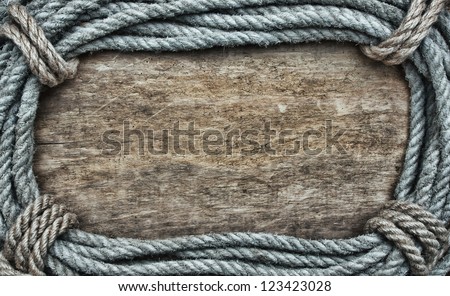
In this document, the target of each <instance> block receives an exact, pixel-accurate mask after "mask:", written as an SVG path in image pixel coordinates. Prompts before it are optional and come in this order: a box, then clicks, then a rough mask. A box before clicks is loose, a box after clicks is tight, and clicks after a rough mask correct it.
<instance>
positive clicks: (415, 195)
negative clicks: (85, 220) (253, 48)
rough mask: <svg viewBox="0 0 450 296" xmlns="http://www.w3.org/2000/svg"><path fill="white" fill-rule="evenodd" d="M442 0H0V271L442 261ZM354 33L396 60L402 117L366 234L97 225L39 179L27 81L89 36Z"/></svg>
mask: <svg viewBox="0 0 450 296" xmlns="http://www.w3.org/2000/svg"><path fill="white" fill-rule="evenodd" d="M445 5H446V1H444V0H429V1H426V0H122V1H112V0H29V1H26V0H23V1H4V0H3V1H1V2H0V246H2V249H1V252H0V275H24V274H31V275H305V276H309V275H445V274H446V273H448V272H449V271H450V254H449V251H448V249H449V243H450V234H449V230H448V228H449V223H450V81H449V77H450V50H449V46H450V12H449V11H448V10H446V9H445ZM324 40H332V41H339V42H353V43H356V44H358V45H360V46H361V50H362V52H363V53H364V54H365V55H367V56H368V57H370V58H372V59H375V60H378V61H382V62H383V63H385V64H387V65H401V66H402V67H403V69H404V72H405V76H406V79H407V81H408V82H409V86H410V90H411V99H410V129H409V141H408V145H407V147H406V152H405V159H404V164H403V171H402V173H401V175H400V176H399V179H398V183H397V186H396V190H395V193H394V196H393V199H394V200H393V201H392V203H390V204H389V205H387V206H386V208H385V209H383V210H382V211H381V212H380V214H379V216H378V217H374V218H371V219H369V220H368V222H367V224H366V234H364V235H361V236H358V237H353V238H348V239H337V240H306V239H302V238H295V237H290V236H281V235H276V234H267V233H225V234H207V235H197V236H187V237H178V238H172V239H166V240H138V239H129V238H108V237H105V236H101V235H98V234H92V233H87V232H84V231H82V230H79V229H76V228H75V227H76V225H77V222H76V216H75V215H74V214H72V213H69V212H68V211H67V210H66V209H65V207H64V206H61V205H57V204H54V202H53V200H52V198H50V197H48V196H45V195H42V196H41V194H40V192H39V187H38V183H37V181H36V178H35V176H34V174H33V169H32V164H33V152H34V148H35V146H34V138H33V137H34V135H33V126H34V120H35V116H36V109H37V105H38V99H39V94H40V92H41V90H42V89H43V87H44V85H46V86H50V87H53V86H56V85H58V84H60V83H62V82H63V81H64V80H66V79H71V78H73V77H74V76H75V75H76V69H77V65H78V59H77V57H78V56H79V55H81V54H84V53H88V52H96V51H101V50H119V51H124V52H133V51H151V52H158V51H187V50H199V49H206V48H212V47H219V46H226V47H234V46H242V45H258V46H270V45H275V44H280V43H291V44H296V43H302V42H320V41H324Z"/></svg>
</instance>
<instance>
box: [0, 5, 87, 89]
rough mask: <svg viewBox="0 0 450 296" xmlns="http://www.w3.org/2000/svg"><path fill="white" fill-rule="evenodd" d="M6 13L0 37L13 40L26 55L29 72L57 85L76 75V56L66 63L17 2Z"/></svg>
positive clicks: (44, 81)
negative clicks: (7, 18) (7, 17)
mask: <svg viewBox="0 0 450 296" xmlns="http://www.w3.org/2000/svg"><path fill="white" fill-rule="evenodd" d="M8 13H9V16H10V17H11V20H12V21H14V22H15V23H16V24H17V25H18V26H17V25H16V24H14V23H13V22H10V23H5V24H4V25H2V26H1V27H0V36H4V37H6V38H8V39H10V40H11V41H13V42H14V43H15V44H16V45H17V46H18V47H19V48H20V50H21V51H22V53H23V55H24V56H25V58H26V60H27V62H28V65H29V66H30V70H31V72H32V73H33V74H34V75H36V76H37V77H38V78H39V81H40V82H41V83H42V84H45V85H47V86H50V87H54V86H57V85H59V84H61V83H62V82H64V81H65V80H67V79H72V78H74V77H75V75H76V73H77V68H78V63H79V61H78V59H72V60H70V61H68V62H66V61H65V60H64V59H63V58H62V57H61V56H60V55H59V54H58V52H57V51H56V49H55V48H54V47H53V45H52V44H51V43H50V42H49V41H48V39H47V38H46V37H45V33H44V31H43V30H42V28H41V27H40V26H39V24H38V23H37V22H36V20H35V19H34V18H33V17H32V16H31V15H30V14H29V13H28V12H27V10H26V8H25V7H24V6H22V5H20V4H10V5H9V6H8Z"/></svg>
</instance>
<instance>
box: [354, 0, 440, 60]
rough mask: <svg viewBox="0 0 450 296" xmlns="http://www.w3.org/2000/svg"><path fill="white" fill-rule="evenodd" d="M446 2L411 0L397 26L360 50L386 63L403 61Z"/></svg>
mask: <svg viewBox="0 0 450 296" xmlns="http://www.w3.org/2000/svg"><path fill="white" fill-rule="evenodd" d="M446 2H447V0H431V1H430V0H413V1H412V2H411V5H410V7H409V10H408V12H407V14H406V16H405V18H404V19H403V21H402V22H401V24H400V26H399V28H398V29H397V30H395V31H394V32H393V33H392V35H391V36H390V37H389V38H388V39H387V40H385V41H383V42H381V43H380V44H378V45H372V46H362V47H361V50H362V52H363V53H364V54H365V55H366V56H367V57H369V58H371V59H374V60H377V61H382V62H383V63H384V64H386V65H399V64H401V63H403V62H404V61H405V60H406V59H407V58H408V57H409V56H411V54H413V53H414V51H415V50H416V49H417V48H418V47H419V46H420V44H421V42H422V40H423V39H424V38H425V37H426V36H427V35H428V32H429V31H430V30H431V27H432V26H433V24H434V23H435V22H436V21H437V19H438V17H439V14H440V13H441V12H442V11H443V10H444V9H445V6H446Z"/></svg>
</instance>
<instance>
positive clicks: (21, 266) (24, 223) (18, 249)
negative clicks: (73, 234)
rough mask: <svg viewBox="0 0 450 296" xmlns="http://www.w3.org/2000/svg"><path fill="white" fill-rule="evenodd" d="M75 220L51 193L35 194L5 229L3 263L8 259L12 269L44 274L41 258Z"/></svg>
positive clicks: (43, 258)
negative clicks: (30, 201)
mask: <svg viewBox="0 0 450 296" xmlns="http://www.w3.org/2000/svg"><path fill="white" fill-rule="evenodd" d="M76 224H77V218H76V216H75V215H74V214H72V213H69V212H68V211H67V210H66V208H65V207H64V206H62V205H59V204H55V203H54V201H53V199H52V198H51V197H49V196H47V195H44V196H42V197H39V198H37V199H36V200H35V201H34V202H32V203H30V204H29V205H28V206H27V207H26V208H25V209H24V210H23V212H22V213H21V214H20V215H19V216H18V217H17V219H16V221H15V222H14V224H13V225H12V226H11V228H10V229H9V230H8V233H7V235H6V239H5V243H4V247H3V253H2V254H1V255H2V256H3V257H4V258H5V259H6V261H7V262H4V263H9V264H10V265H11V267H13V268H14V269H15V270H16V271H15V273H20V272H22V273H27V274H31V275H45V273H44V260H45V257H46V256H47V253H48V250H49V248H50V247H51V246H52V245H53V243H54V242H55V240H56V239H57V238H58V237H59V236H60V235H62V234H64V233H65V232H67V231H68V230H69V229H71V228H73V227H74V226H75V225H76ZM0 259H1V256H0ZM4 265H5V264H4Z"/></svg>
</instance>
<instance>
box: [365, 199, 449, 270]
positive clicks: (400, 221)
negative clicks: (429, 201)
mask: <svg viewBox="0 0 450 296" xmlns="http://www.w3.org/2000/svg"><path fill="white" fill-rule="evenodd" d="M366 231H367V232H371V231H373V232H378V233H381V234H382V235H384V236H385V237H386V238H387V239H388V240H390V241H392V242H393V243H394V244H395V246H396V247H397V248H398V249H399V250H401V251H402V253H403V254H404V256H405V257H406V259H407V260H408V261H409V264H410V268H411V273H412V274H413V275H428V274H429V273H430V271H431V270H432V269H433V267H434V266H435V265H436V263H437V262H438V261H439V260H440V259H441V258H442V257H443V255H444V254H445V253H446V252H447V250H448V240H449V235H450V233H449V231H448V230H447V229H446V227H445V224H444V222H442V221H441V220H439V219H437V218H436V217H435V216H434V215H433V214H431V213H430V212H428V211H426V210H425V209H423V208H421V207H420V206H418V205H416V204H413V203H408V202H399V201H395V202H392V203H390V204H389V206H388V207H387V208H386V209H384V210H382V211H381V212H380V214H379V216H378V217H375V218H372V219H370V220H369V221H367V223H366ZM416 241H417V242H418V243H419V244H417V243H416ZM419 245H420V246H421V248H420V247H419Z"/></svg>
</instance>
